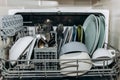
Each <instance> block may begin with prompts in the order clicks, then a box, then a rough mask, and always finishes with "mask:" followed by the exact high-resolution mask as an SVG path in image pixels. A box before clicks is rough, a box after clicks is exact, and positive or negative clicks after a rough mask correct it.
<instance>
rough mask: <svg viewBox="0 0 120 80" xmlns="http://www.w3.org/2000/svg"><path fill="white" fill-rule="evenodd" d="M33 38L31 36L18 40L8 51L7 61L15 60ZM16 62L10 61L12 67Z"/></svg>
mask: <svg viewBox="0 0 120 80" xmlns="http://www.w3.org/2000/svg"><path fill="white" fill-rule="evenodd" d="M33 39H34V38H33V37H31V36H27V37H23V38H20V39H19V40H17V41H16V43H15V44H14V45H13V46H12V47H11V49H10V51H9V60H17V59H18V58H19V57H20V56H21V55H22V53H23V52H24V51H25V49H26V48H27V47H28V46H29V44H30V43H31V42H32V40H33ZM15 63H16V61H11V64H12V65H14V64H15Z"/></svg>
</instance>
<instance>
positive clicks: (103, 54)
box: [92, 48, 115, 66]
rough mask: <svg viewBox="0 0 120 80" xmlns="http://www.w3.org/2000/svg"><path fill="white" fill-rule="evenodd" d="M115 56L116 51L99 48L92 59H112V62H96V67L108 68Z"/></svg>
mask: <svg viewBox="0 0 120 80" xmlns="http://www.w3.org/2000/svg"><path fill="white" fill-rule="evenodd" d="M114 56H115V51H114V50H106V49H104V48H98V49H97V50H96V51H95V52H94V53H93V56H92V59H99V58H111V59H110V60H100V61H95V62H94V65H95V66H107V65H110V64H111V63H112V62H113V59H112V58H113V57H114Z"/></svg>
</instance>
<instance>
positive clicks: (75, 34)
mask: <svg viewBox="0 0 120 80" xmlns="http://www.w3.org/2000/svg"><path fill="white" fill-rule="evenodd" d="M76 27H77V26H76V25H74V26H73V34H72V41H76V36H77V29H76Z"/></svg>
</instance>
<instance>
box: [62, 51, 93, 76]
mask: <svg viewBox="0 0 120 80" xmlns="http://www.w3.org/2000/svg"><path fill="white" fill-rule="evenodd" d="M72 59H74V60H72ZM77 59H80V60H78V64H77V62H76V61H77ZM63 60H64V61H63ZM91 67H92V62H91V59H90V57H89V55H88V53H86V52H73V53H70V54H64V55H62V56H60V71H61V74H63V75H65V76H77V75H83V74H85V73H86V72H88V71H89V70H90V69H91ZM77 71H79V72H78V73H77Z"/></svg>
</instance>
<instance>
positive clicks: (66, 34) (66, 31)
mask: <svg viewBox="0 0 120 80" xmlns="http://www.w3.org/2000/svg"><path fill="white" fill-rule="evenodd" d="M68 30H69V28H68V27H67V28H66V29H65V31H64V40H63V44H62V45H64V44H65V43H66V41H67V36H68Z"/></svg>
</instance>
